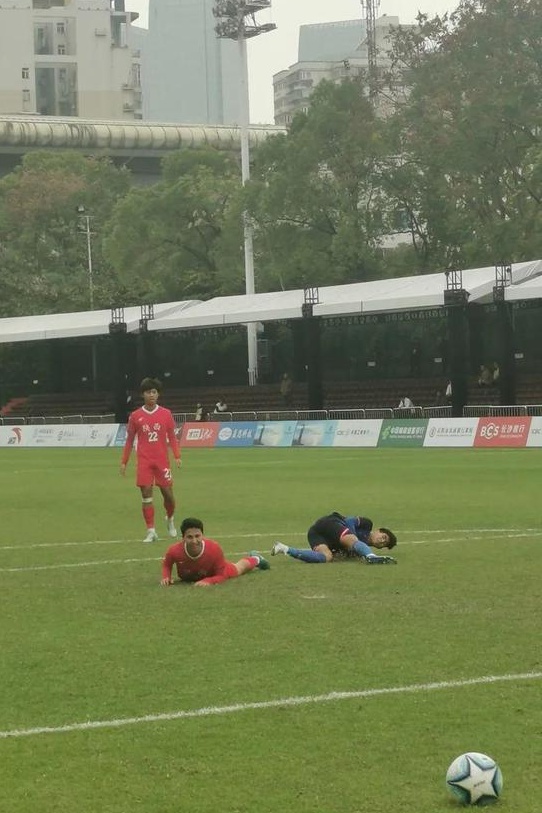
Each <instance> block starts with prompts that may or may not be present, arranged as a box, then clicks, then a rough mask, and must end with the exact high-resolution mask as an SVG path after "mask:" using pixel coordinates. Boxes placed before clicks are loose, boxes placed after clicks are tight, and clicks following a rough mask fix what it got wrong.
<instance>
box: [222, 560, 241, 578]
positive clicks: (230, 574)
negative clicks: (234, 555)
mask: <svg viewBox="0 0 542 813" xmlns="http://www.w3.org/2000/svg"><path fill="white" fill-rule="evenodd" d="M220 575H223V576H225V577H226V578H227V579H235V578H236V577H237V576H238V575H239V573H238V572H237V568H236V567H235V565H234V564H233V562H226V565H225V566H224V567H223V568H222V571H221V574H220Z"/></svg>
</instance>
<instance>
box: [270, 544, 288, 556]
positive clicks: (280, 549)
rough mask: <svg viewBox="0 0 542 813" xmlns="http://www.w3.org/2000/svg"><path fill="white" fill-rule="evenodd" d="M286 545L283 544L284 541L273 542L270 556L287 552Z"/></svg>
mask: <svg viewBox="0 0 542 813" xmlns="http://www.w3.org/2000/svg"><path fill="white" fill-rule="evenodd" d="M288 550H289V548H288V545H285V544H284V542H275V544H274V545H273V547H272V548H271V556H278V554H279V553H283V554H284V555H286V554H287V553H288Z"/></svg>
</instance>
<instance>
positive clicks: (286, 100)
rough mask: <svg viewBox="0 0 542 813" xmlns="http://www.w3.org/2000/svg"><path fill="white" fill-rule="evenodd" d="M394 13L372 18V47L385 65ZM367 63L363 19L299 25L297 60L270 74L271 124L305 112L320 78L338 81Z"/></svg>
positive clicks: (283, 122) (362, 69) (285, 123)
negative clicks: (373, 20)
mask: <svg viewBox="0 0 542 813" xmlns="http://www.w3.org/2000/svg"><path fill="white" fill-rule="evenodd" d="M397 26H399V18H398V17H389V16H387V15H383V16H382V17H379V18H378V20H377V21H376V47H377V54H378V61H379V64H380V66H381V67H389V64H390V61H389V58H388V56H387V51H388V49H389V35H390V31H391V29H392V28H393V27H397ZM368 66H369V55H368V48H367V31H366V26H365V20H362V19H359V20H344V21H341V22H335V23H318V24H314V25H302V26H301V27H300V29H299V49H298V61H297V62H296V63H295V64H294V65H291V66H290V67H289V68H287V69H286V70H283V71H280V72H279V73H277V74H275V75H274V77H273V92H274V109H275V124H280V125H283V126H288V125H289V124H290V122H291V121H292V118H293V117H294V115H295V114H296V113H298V112H305V113H306V112H307V110H308V108H309V104H310V97H311V95H312V93H313V91H314V88H315V87H317V86H318V84H319V83H320V82H321V81H322V80H323V79H327V80H328V81H330V82H335V83H338V82H342V81H344V80H345V79H347V78H349V77H353V76H355V75H357V74H360V73H362V72H366V71H367V69H368Z"/></svg>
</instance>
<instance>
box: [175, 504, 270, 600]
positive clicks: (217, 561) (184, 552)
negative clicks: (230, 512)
mask: <svg viewBox="0 0 542 813" xmlns="http://www.w3.org/2000/svg"><path fill="white" fill-rule="evenodd" d="M181 536H182V539H181V541H180V542H177V543H176V544H175V545H171V547H169V548H168V549H167V551H166V555H165V556H164V559H163V561H162V581H161V582H160V584H161V585H162V587H168V586H169V585H170V584H173V579H172V577H171V574H172V571H173V567H174V566H176V567H177V575H178V576H179V579H180V580H181V581H182V582H193V583H194V584H195V586H196V587H208V586H209V585H211V584H220V582H225V581H227V580H228V579H235V578H237V576H243V575H244V574H245V573H249V572H250V571H251V570H254V569H255V568H258V570H269V567H270V565H269V562H268V561H267V559H264V557H263V556H262V555H261V553H258V552H257V551H251V553H249V555H248V556H244V557H243V558H242V559H239V561H238V562H235V564H234V563H233V562H228V560H227V559H226V558H225V557H224V551H223V550H222V548H221V547H220V545H219V544H218V542H215V541H214V540H212V539H207V537H204V536H203V522H202V521H201V519H196V518H195V517H188V518H187V519H183V521H182V524H181Z"/></svg>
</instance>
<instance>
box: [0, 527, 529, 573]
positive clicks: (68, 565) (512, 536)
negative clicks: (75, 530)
mask: <svg viewBox="0 0 542 813" xmlns="http://www.w3.org/2000/svg"><path fill="white" fill-rule="evenodd" d="M284 536H287V534H284ZM537 536H542V531H538V532H537V533H519V534H507V535H506V536H505V537H501V539H516V538H527V539H534V538H536V537H537ZM485 539H486V537H483V536H469V537H468V538H464V537H457V536H451V537H449V538H447V539H432V540H428V539H416V540H411V541H410V542H403V543H402V545H401V547H404V546H405V545H426V544H434V543H435V542H479V541H480V540H485ZM264 552H265V551H264ZM246 555H247V551H246V550H243V551H231V552H230V551H228V552H227V557H229V558H231V557H232V556H246ZM161 559H163V556H151V557H148V556H147V557H141V558H138V557H135V558H131V559H101V560H100V559H99V560H96V561H93V562H67V563H61V564H54V565H28V566H27V567H0V573H27V572H29V571H35V570H65V569H66V568H76V567H102V566H103V565H127V564H133V563H137V562H159V561H161Z"/></svg>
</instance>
